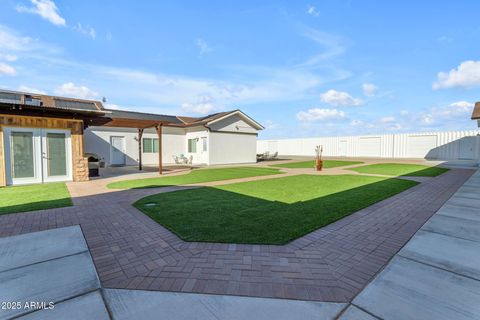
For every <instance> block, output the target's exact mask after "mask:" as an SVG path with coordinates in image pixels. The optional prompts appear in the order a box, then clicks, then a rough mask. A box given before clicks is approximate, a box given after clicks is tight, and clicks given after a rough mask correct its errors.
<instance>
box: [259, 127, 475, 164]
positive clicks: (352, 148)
mask: <svg viewBox="0 0 480 320" xmlns="http://www.w3.org/2000/svg"><path fill="white" fill-rule="evenodd" d="M316 145H322V146H323V154H324V156H327V157H351V158H357V157H358V158H360V157H371V158H405V159H432V160H477V161H478V160H480V131H478V130H471V131H451V132H432V133H403V134H387V135H370V136H346V137H318V138H300V139H279V140H258V141H257V152H258V153H263V152H265V151H269V152H270V153H274V152H277V151H278V153H279V154H280V155H292V156H294V155H295V156H314V155H315V146H316Z"/></svg>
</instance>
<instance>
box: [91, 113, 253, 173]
mask: <svg viewBox="0 0 480 320" xmlns="http://www.w3.org/2000/svg"><path fill="white" fill-rule="evenodd" d="M256 133H257V130H256V129H255V128H254V127H253V126H252V125H251V124H250V123H249V122H248V121H246V120H245V119H244V118H243V117H242V116H240V115H238V114H233V115H231V116H229V117H227V118H225V119H222V120H220V121H218V122H215V123H212V124H211V125H210V126H209V128H207V127H205V126H203V125H202V126H196V127H187V128H174V127H163V139H162V146H163V157H162V159H163V162H164V163H165V164H171V163H174V160H173V156H179V155H181V154H183V155H185V156H186V157H188V158H189V157H190V156H192V157H193V164H206V165H210V164H235V163H255V162H256V149H257V135H256ZM112 136H116V137H124V139H125V140H124V141H125V152H124V153H125V158H126V159H125V160H126V161H125V164H126V165H136V164H138V142H137V136H138V132H137V129H134V128H111V127H90V128H88V129H87V130H85V152H87V153H96V154H98V155H99V156H100V157H102V158H103V160H104V161H105V163H106V164H107V165H111V159H110V154H111V146H110V138H111V137H112ZM143 138H157V134H156V132H155V130H154V129H145V131H144V133H143ZM203 138H206V139H207V150H206V151H204V150H203V140H202V139H203ZM188 139H195V141H196V143H197V148H196V152H194V153H189V152H188ZM142 162H143V164H144V165H157V164H158V155H157V154H156V153H143V154H142Z"/></svg>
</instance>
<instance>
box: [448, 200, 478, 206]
mask: <svg viewBox="0 0 480 320" xmlns="http://www.w3.org/2000/svg"><path fill="white" fill-rule="evenodd" d="M448 202H449V203H450V204H453V205H456V206H460V207H474V208H480V199H472V198H465V197H452V198H451V199H450V200H449V201H448Z"/></svg>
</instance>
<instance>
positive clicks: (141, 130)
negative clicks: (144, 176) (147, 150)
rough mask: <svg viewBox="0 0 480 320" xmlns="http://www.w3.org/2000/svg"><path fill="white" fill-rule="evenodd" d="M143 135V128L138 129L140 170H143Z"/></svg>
mask: <svg viewBox="0 0 480 320" xmlns="http://www.w3.org/2000/svg"><path fill="white" fill-rule="evenodd" d="M142 136H143V128H139V129H138V170H139V171H142Z"/></svg>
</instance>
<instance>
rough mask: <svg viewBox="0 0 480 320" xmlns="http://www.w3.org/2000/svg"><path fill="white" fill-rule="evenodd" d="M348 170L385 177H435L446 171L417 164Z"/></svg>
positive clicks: (363, 167)
mask: <svg viewBox="0 0 480 320" xmlns="http://www.w3.org/2000/svg"><path fill="white" fill-rule="evenodd" d="M349 170H353V171H357V172H359V173H371V174H383V175H386V176H417V177H436V176H438V175H441V174H442V173H444V172H446V171H448V169H446V168H440V167H429V166H424V165H419V164H404V163H378V164H370V165H367V166H361V167H355V168H351V169H349Z"/></svg>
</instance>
